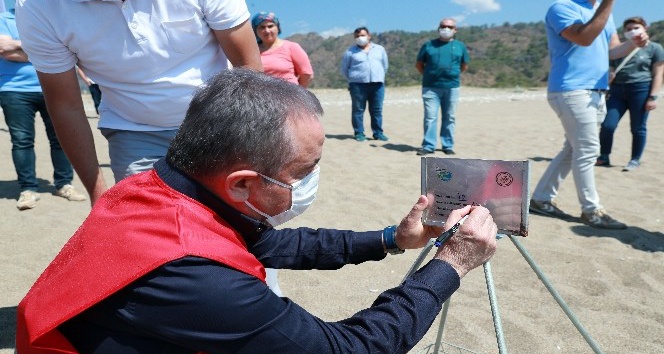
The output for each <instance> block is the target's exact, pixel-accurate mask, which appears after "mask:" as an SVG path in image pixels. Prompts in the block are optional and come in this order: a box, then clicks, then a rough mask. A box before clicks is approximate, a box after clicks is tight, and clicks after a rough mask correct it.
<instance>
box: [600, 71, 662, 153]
mask: <svg viewBox="0 0 664 354" xmlns="http://www.w3.org/2000/svg"><path fill="white" fill-rule="evenodd" d="M650 84H651V83H650V82H639V83H634V84H613V85H611V95H610V96H609V100H608V101H607V102H606V109H607V113H606V117H605V118H604V122H603V123H602V129H601V130H600V132H599V142H600V144H601V148H600V153H601V154H602V155H606V156H608V155H609V154H611V148H612V147H613V133H614V132H615V131H616V128H617V127H618V123H619V122H620V119H621V118H622V117H623V115H624V114H625V112H626V111H627V110H629V123H630V128H631V131H632V160H639V159H641V155H643V150H644V149H645V147H646V132H647V128H646V123H647V121H648V113H649V112H648V111H646V110H645V105H646V100H647V99H648V96H649V95H650Z"/></svg>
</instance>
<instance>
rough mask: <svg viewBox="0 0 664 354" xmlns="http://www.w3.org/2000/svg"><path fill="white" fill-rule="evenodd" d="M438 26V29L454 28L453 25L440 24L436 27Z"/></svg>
mask: <svg viewBox="0 0 664 354" xmlns="http://www.w3.org/2000/svg"><path fill="white" fill-rule="evenodd" d="M438 28H439V29H443V28H449V29H454V28H455V27H454V26H447V25H442V26H440V27H438Z"/></svg>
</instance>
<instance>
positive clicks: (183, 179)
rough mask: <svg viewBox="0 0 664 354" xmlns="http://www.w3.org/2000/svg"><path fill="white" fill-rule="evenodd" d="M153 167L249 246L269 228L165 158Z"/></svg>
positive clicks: (171, 185)
mask: <svg viewBox="0 0 664 354" xmlns="http://www.w3.org/2000/svg"><path fill="white" fill-rule="evenodd" d="M154 169H155V172H156V173H157V176H159V178H161V180H162V181H164V183H166V184H167V185H168V186H169V187H171V188H173V189H174V190H176V191H178V192H180V193H182V194H184V195H186V196H187V197H189V198H191V199H194V200H196V201H198V202H199V203H201V204H203V205H205V206H206V207H208V208H210V209H212V211H214V213H215V214H217V215H219V216H220V217H221V218H222V219H224V221H226V222H227V223H228V224H229V225H230V226H231V227H232V228H233V229H235V230H236V231H237V232H239V233H240V234H241V235H242V236H243V237H244V238H245V241H247V244H248V246H249V247H252V246H253V245H254V244H255V243H256V242H257V241H258V239H260V237H261V235H262V233H263V232H265V231H266V230H268V229H270V226H268V225H265V224H263V223H261V222H260V221H258V220H256V219H253V218H250V217H249V216H247V215H244V214H242V213H240V212H239V211H237V210H235V209H233V208H232V207H231V206H230V205H228V204H226V203H225V202H224V201H223V200H221V199H220V198H219V197H217V196H216V195H214V194H213V193H212V192H210V191H209V190H208V189H206V188H205V187H204V186H203V185H201V184H200V183H198V182H196V181H195V180H194V179H192V178H191V177H189V176H187V175H186V174H185V173H184V172H182V171H180V170H178V169H177V168H175V167H174V166H172V165H170V164H169V163H168V162H166V160H165V159H163V158H162V159H160V160H159V161H157V162H155V164H154Z"/></svg>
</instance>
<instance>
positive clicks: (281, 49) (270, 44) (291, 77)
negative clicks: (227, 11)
mask: <svg viewBox="0 0 664 354" xmlns="http://www.w3.org/2000/svg"><path fill="white" fill-rule="evenodd" d="M251 26H252V27H253V29H254V33H255V34H256V40H257V41H258V48H259V49H260V53H261V62H262V63H263V71H264V72H265V73H266V74H268V75H272V76H275V77H278V78H282V79H284V80H286V81H288V82H292V83H294V84H298V85H300V86H302V87H305V88H306V87H308V86H309V83H310V82H311V79H312V78H313V77H314V70H313V69H312V68H311V62H309V56H307V53H306V52H305V51H304V50H303V49H302V47H301V46H300V45H299V44H297V43H295V42H293V41H289V40H286V39H281V38H279V35H280V34H281V24H280V22H279V19H278V18H277V16H276V15H275V14H274V13H273V12H266V11H262V12H259V13H257V14H256V15H254V17H253V18H252V20H251Z"/></svg>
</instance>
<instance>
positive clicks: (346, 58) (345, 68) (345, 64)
mask: <svg viewBox="0 0 664 354" xmlns="http://www.w3.org/2000/svg"><path fill="white" fill-rule="evenodd" d="M350 56H351V52H350V50H346V52H345V53H344V56H343V58H341V75H343V76H344V78H346V80H348V66H349V65H350V63H349V61H350Z"/></svg>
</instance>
